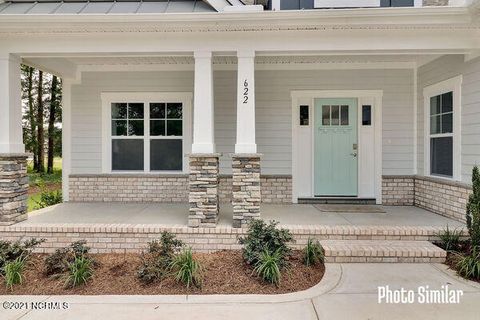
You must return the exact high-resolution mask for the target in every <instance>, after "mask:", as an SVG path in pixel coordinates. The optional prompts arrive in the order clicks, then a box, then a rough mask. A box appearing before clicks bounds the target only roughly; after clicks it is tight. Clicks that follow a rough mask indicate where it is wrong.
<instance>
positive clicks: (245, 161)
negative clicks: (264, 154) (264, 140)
mask: <svg viewBox="0 0 480 320" xmlns="http://www.w3.org/2000/svg"><path fill="white" fill-rule="evenodd" d="M260 157H261V155H260V154H258V153H254V154H233V155H232V170H233V173H232V193H233V194H232V205H233V227H234V228H241V227H245V226H246V225H247V224H248V223H249V222H250V220H252V219H258V218H260V202H261V194H260Z"/></svg>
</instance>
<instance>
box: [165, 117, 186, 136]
mask: <svg viewBox="0 0 480 320" xmlns="http://www.w3.org/2000/svg"><path fill="white" fill-rule="evenodd" d="M182 122H183V121H182V120H167V136H181V135H182V132H183V130H182Z"/></svg>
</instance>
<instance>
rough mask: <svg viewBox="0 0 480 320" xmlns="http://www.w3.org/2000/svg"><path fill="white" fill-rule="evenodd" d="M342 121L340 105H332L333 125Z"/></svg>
mask: <svg viewBox="0 0 480 320" xmlns="http://www.w3.org/2000/svg"><path fill="white" fill-rule="evenodd" d="M339 123H340V106H332V126H338V125H339Z"/></svg>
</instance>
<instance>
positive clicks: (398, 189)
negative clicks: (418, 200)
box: [382, 176, 415, 206]
mask: <svg viewBox="0 0 480 320" xmlns="http://www.w3.org/2000/svg"><path fill="white" fill-rule="evenodd" d="M414 184H415V177H414V176H383V179H382V203H383V204H384V205H386V206H413V204H414V201H415V188H414Z"/></svg>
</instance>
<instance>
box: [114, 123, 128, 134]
mask: <svg viewBox="0 0 480 320" xmlns="http://www.w3.org/2000/svg"><path fill="white" fill-rule="evenodd" d="M126 135H127V120H112V136H126Z"/></svg>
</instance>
